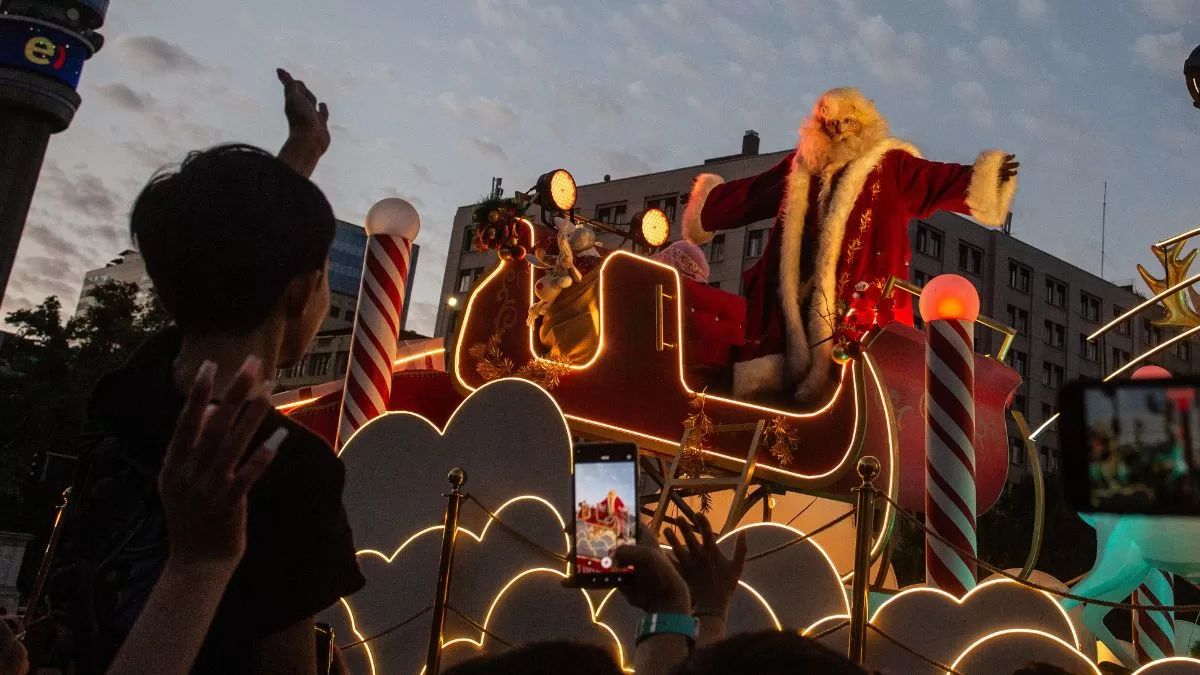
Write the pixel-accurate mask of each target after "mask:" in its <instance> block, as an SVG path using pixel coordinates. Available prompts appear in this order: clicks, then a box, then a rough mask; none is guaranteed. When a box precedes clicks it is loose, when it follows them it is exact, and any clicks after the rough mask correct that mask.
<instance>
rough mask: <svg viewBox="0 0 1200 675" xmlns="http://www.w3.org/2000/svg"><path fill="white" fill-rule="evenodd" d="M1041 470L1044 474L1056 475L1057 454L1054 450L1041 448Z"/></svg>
mask: <svg viewBox="0 0 1200 675" xmlns="http://www.w3.org/2000/svg"><path fill="white" fill-rule="evenodd" d="M1042 470H1043V471H1045V472H1046V473H1058V452H1057V451H1056V450H1055V449H1054V448H1051V447H1048V446H1047V447H1043V448H1042Z"/></svg>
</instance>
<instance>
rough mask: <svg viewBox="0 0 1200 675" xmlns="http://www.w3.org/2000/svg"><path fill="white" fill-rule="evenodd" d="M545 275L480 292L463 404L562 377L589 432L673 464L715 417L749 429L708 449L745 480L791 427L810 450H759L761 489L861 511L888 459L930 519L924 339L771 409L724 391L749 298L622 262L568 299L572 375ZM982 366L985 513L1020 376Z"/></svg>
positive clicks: (894, 327) (580, 428)
mask: <svg viewBox="0 0 1200 675" xmlns="http://www.w3.org/2000/svg"><path fill="white" fill-rule="evenodd" d="M538 274H540V270H538V269H536V268H535V267H533V266H530V265H529V264H527V263H525V262H524V261H522V260H520V259H515V260H502V261H501V262H500V264H499V265H498V266H497V267H496V268H495V269H494V270H493V271H492V272H491V274H489V275H488V276H487V277H486V278H484V279H483V280H481V281H480V282H479V283H478V284H477V286H476V287H475V288H474V289H473V291H472V293H471V296H470V298H469V300H468V301H467V304H466V307H465V309H464V316H463V318H462V322H461V326H460V329H459V332H458V335H457V338H456V343H455V346H454V350H453V358H452V363H451V364H449V370H450V371H451V375H452V377H453V378H454V381H455V384H456V386H457V387H458V388H459V389H460V390H461V391H462V393H464V394H469V393H470V392H472V391H474V390H476V389H478V388H479V387H481V386H483V385H484V384H486V383H487V382H488V381H490V379H493V378H495V377H497V374H496V371H497V368H496V365H497V362H502V363H504V364H505V370H506V371H507V372H516V371H522V369H524V372H526V373H528V372H550V373H554V375H553V376H552V377H548V378H545V382H544V386H546V388H547V389H548V390H549V392H550V394H551V395H552V396H553V397H554V399H555V400H556V401H557V402H558V405H559V406H560V407H561V408H562V410H563V413H564V415H565V416H566V418H567V419H568V421H569V423H570V425H571V428H572V431H573V432H574V433H575V434H577V435H580V436H584V437H591V438H598V439H607V440H619V441H632V442H634V443H637V444H638V446H639V447H641V448H643V449H645V450H647V451H649V452H652V453H659V454H660V455H662V456H664V457H668V456H673V455H674V454H675V453H677V452H678V451H679V447H680V444H681V441H680V439H681V437H682V436H683V434H684V431H685V423H686V420H687V419H688V417H689V415H692V414H693V413H694V412H695V411H696V409H697V407H698V406H700V405H702V406H703V411H704V412H705V413H706V414H707V415H708V417H709V418H710V419H711V420H712V422H713V423H714V424H716V425H731V426H738V425H740V426H741V427H742V428H743V429H744V431H741V432H737V433H728V434H720V435H713V437H712V438H711V439H710V441H709V445H708V447H707V448H706V449H705V450H704V453H705V461H706V463H707V465H708V466H710V467H714V468H717V469H721V470H725V471H729V472H733V473H741V472H742V469H743V468H744V464H745V462H746V461H747V460H746V448H747V447H749V446H750V444H751V437H752V436H753V434H754V433H755V429H754V428H755V427H756V426H757V425H758V423H759V422H761V421H764V420H765V421H767V422H769V423H772V424H778V425H782V427H780V428H785V429H786V430H787V431H788V432H789V434H791V435H792V436H793V438H795V439H796V443H795V444H794V445H795V446H796V447H797V451H796V452H794V453H791V456H790V457H777V456H774V455H772V454H771V453H769V452H766V451H765V450H764V451H761V452H759V453H758V454H757V457H756V465H755V466H754V472H753V473H754V477H755V480H756V481H765V482H770V483H774V484H777V485H779V486H781V487H783V488H785V489H791V490H797V491H803V492H808V493H812V494H820V495H825V496H829V497H833V498H838V499H848V498H849V496H850V488H851V487H854V486H856V485H857V484H858V483H859V478H858V476H857V475H856V474H855V472H854V467H855V465H856V463H857V460H858V458H859V457H861V456H863V455H874V456H875V457H877V458H879V460H880V461H881V463H882V465H883V468H882V473H881V477H883V478H885V479H886V480H888V481H889V483H890V485H889V487H890V491H891V492H892V493H893V494H896V495H898V496H899V498H900V499H901V503H902V504H904V505H905V506H907V507H912V508H916V509H923V508H924V497H925V470H924V465H925V440H924V438H925V436H924V434H925V429H924V408H923V401H924V378H925V375H924V362H925V336H924V334H923V333H921V332H919V331H917V330H915V329H913V328H912V327H909V326H906V325H901V324H895V323H893V324H890V325H888V326H886V327H885V328H883V329H882V330H878V331H876V332H875V334H873V335H872V336H871V337H870V338H869V339H868V340H867V341H866V342H865V349H864V350H863V353H862V355H861V357H860V358H857V359H855V360H852V361H850V362H849V363H847V364H845V365H844V366H840V373H837V377H838V382H837V386H836V388H835V389H834V390H833V391H832V393H831V394H829V395H828V396H826V397H825V398H824V400H820V401H818V402H816V403H815V404H812V405H809V406H807V407H804V408H795V407H787V406H772V405H764V404H762V403H757V402H754V401H746V400H739V399H737V398H735V397H733V396H731V395H728V394H722V393H719V386H720V380H721V372H722V370H725V371H726V372H727V370H728V363H729V361H730V359H731V355H732V354H733V352H734V349H735V348H736V346H737V345H738V344H740V342H741V336H742V335H743V334H744V326H743V325H742V324H741V323H740V322H741V321H743V320H744V316H745V301H744V300H743V299H742V298H741V297H739V296H736V295H733V294H730V293H726V292H723V291H721V290H719V289H715V288H711V287H709V286H707V285H705V284H701V283H697V282H694V281H692V280H690V279H687V278H684V277H682V276H681V275H680V274H679V273H678V272H677V271H676V270H675V269H674V268H672V267H669V266H667V265H664V264H661V263H659V262H657V261H654V260H651V259H649V258H645V257H642V256H639V255H635V254H633V253H629V252H627V251H614V252H611V253H610V254H609V255H607V256H606V257H604V259H603V261H602V263H601V264H600V265H599V267H598V268H597V269H595V270H593V271H592V272H591V273H590V274H589V277H592V279H590V280H589V284H590V285H589V288H590V293H591V297H590V299H588V300H586V301H582V300H580V299H578V298H576V299H571V298H560V299H559V300H557V301H556V303H564V304H568V305H569V304H571V303H572V302H575V303H576V304H577V305H579V307H580V308H581V309H579V310H578V311H577V312H576V314H575V315H574V316H571V317H569V318H567V319H565V320H560V321H559V324H560V325H561V326H563V331H565V332H566V333H572V334H575V335H576V336H578V335H581V334H582V335H584V339H582V340H580V339H578V338H577V339H575V340H574V341H573V342H572V346H571V349H570V350H568V351H569V352H570V359H569V360H568V361H567V362H566V363H563V362H562V360H563V359H562V355H561V354H555V353H551V350H548V349H547V347H546V344H545V343H546V337H547V332H546V330H545V325H544V324H545V321H546V318H543V319H542V320H540V321H539V322H538V323H535V324H534V325H532V326H530V325H527V322H526V316H527V312H528V310H529V307H530V305H531V304H532V303H533V302H534V296H533V284H534V283H535V282H536V279H537V275H538ZM589 331H590V332H591V337H590V338H588V337H587V334H588V332H589ZM581 344H582V347H581V346H580V345H581ZM975 361H976V363H975V368H976V380H975V381H976V425H977V433H976V477H977V482H978V485H977V501H978V510H979V512H980V513H982V512H984V511H986V510H987V509H988V508H990V506H991V505H992V504H993V503H994V502H995V500H996V499H997V498H998V497H999V495H1000V492H1001V490H1002V489H1003V487H1004V483H1005V478H1006V475H1007V467H1008V436H1007V433H1006V431H1005V410H1006V407H1007V405H1008V403H1009V401H1010V399H1011V397H1012V395H1013V393H1014V392H1015V390H1016V388H1017V386H1018V385H1019V383H1020V377H1019V376H1018V375H1017V373H1016V372H1015V371H1013V370H1011V369H1009V368H1007V367H1006V366H1004V365H1003V364H1002V363H1000V362H999V361H997V360H995V359H993V358H990V357H988V356H983V355H978V354H977V355H976V359H975ZM714 384H716V386H714Z"/></svg>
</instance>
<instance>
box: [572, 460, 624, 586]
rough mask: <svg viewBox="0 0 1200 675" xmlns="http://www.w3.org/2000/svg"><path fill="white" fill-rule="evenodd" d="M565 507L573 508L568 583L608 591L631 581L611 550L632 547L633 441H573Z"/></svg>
mask: <svg viewBox="0 0 1200 675" xmlns="http://www.w3.org/2000/svg"><path fill="white" fill-rule="evenodd" d="M572 452H573V462H572V464H571V478H572V480H571V484H572V497H571V503H572V504H574V505H575V518H574V526H575V536H574V538H573V541H574V542H575V544H574V549H575V550H574V555H573V557H574V560H575V573H574V574H573V575H572V576H573V579H572V582H573V585H575V586H579V587H582V588H612V587H616V586H621V585H623V584H626V583H628V582H629V581H630V580H631V579H632V572H633V570H632V568H629V567H624V568H622V567H618V566H617V565H616V564H615V563H614V562H613V552H614V551H616V549H617V547H618V546H624V545H626V544H629V545H633V544H636V543H637V538H638V449H637V446H636V445H634V444H633V443H576V444H575V447H574V448H573V450H572Z"/></svg>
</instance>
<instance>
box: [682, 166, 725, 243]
mask: <svg viewBox="0 0 1200 675" xmlns="http://www.w3.org/2000/svg"><path fill="white" fill-rule="evenodd" d="M724 182H725V179H724V178H721V177H720V176H718V175H717V174H715V173H702V174H700V175H699V176H696V182H695V183H693V184H692V194H691V196H690V197H689V198H688V203H687V208H685V209H684V210H683V237H684V239H687V240H688V241H690V242H692V243H693V244H695V245H697V246H700V245H702V244H707V243H708V242H709V240H711V239H712V238H713V233H712V232H707V231H705V229H704V226H703V225H701V224H700V212H701V211H703V210H704V202H705V201H707V200H708V193H710V192H712V191H713V188H715V187H717V186H718V185H720V184H721V183H724Z"/></svg>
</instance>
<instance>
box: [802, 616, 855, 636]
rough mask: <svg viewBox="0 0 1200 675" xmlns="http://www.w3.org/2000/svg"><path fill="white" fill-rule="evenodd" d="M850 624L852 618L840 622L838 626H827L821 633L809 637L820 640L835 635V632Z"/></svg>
mask: <svg viewBox="0 0 1200 675" xmlns="http://www.w3.org/2000/svg"><path fill="white" fill-rule="evenodd" d="M849 625H850V619H846V620H845V621H842V622H839V623H838V624H837V625H836V626H831V627H830V628H826V629H825V630H823V631H821V632H820V633H817V634H816V635H813V636H812V637H810V638H809V639H810V640H813V641H816V640H820V639H821V638H823V637H827V636H829V635H833V634H834V633H836V632H838V631H839V630H841V629H843V628H846V627H847V626H849Z"/></svg>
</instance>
